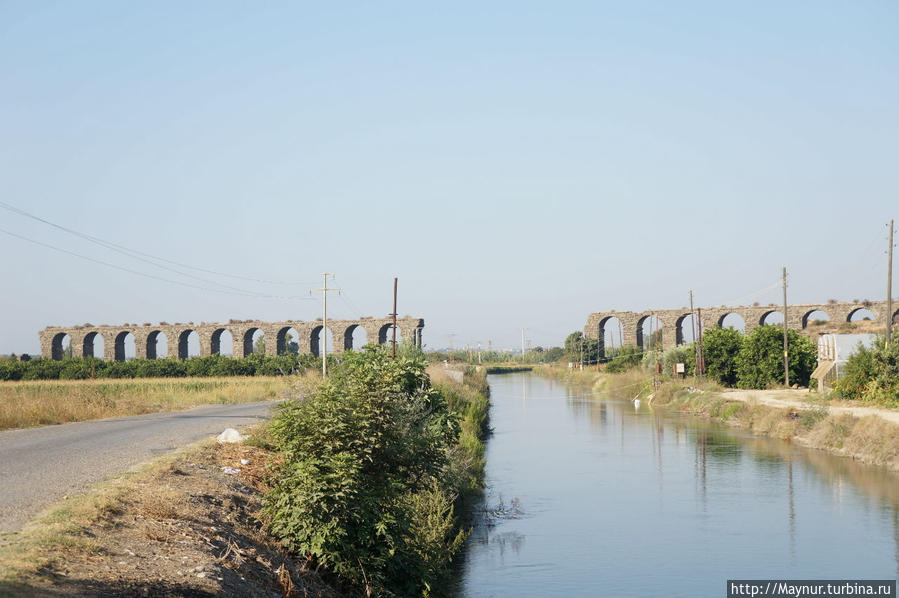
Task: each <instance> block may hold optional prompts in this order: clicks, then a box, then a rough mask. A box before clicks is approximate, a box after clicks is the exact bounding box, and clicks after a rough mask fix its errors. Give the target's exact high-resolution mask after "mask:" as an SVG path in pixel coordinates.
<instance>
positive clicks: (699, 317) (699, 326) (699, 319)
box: [696, 307, 705, 380]
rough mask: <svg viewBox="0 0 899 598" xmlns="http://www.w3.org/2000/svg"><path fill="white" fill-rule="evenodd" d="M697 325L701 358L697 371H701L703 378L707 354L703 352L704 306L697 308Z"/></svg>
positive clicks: (698, 361) (698, 360) (700, 377)
mask: <svg viewBox="0 0 899 598" xmlns="http://www.w3.org/2000/svg"><path fill="white" fill-rule="evenodd" d="M696 326H697V329H698V330H699V340H698V341H697V342H698V343H699V358H698V359H697V360H696V371H697V372H698V373H699V379H700V380H702V374H703V373H704V372H705V355H703V354H702V308H701V307H697V308H696Z"/></svg>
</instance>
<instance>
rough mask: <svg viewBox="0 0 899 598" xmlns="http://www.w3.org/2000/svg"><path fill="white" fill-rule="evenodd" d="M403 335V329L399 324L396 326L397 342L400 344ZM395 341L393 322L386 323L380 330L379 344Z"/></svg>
mask: <svg viewBox="0 0 899 598" xmlns="http://www.w3.org/2000/svg"><path fill="white" fill-rule="evenodd" d="M402 337H403V330H402V328H400V327H399V326H397V327H396V344H400V342H401V340H400V339H402ZM391 341H393V324H384V325H383V326H381V329H380V330H378V344H379V345H386V344H387V343H390V342H391Z"/></svg>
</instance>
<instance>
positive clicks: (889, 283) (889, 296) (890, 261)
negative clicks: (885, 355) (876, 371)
mask: <svg viewBox="0 0 899 598" xmlns="http://www.w3.org/2000/svg"><path fill="white" fill-rule="evenodd" d="M887 255H888V257H887V336H886V343H887V347H889V346H890V336H891V335H892V333H893V219H892V218H890V248H889V251H888V252H887Z"/></svg>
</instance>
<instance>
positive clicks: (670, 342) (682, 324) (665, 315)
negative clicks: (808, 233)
mask: <svg viewBox="0 0 899 598" xmlns="http://www.w3.org/2000/svg"><path fill="white" fill-rule="evenodd" d="M895 305H896V304H895V302H894V307H895ZM860 309H867V310H869V311H870V312H871V313H873V314H874V319H875V320H876V321H877V322H882V323H883V324H884V326H885V325H886V323H887V318H888V314H887V302H886V301H873V302H864V303H801V304H796V305H787V326H789V327H790V328H792V329H795V330H802V329H805V328H806V327H807V326H808V325H809V315H810V314H811V313H812V312H815V311H822V312H824V313H826V314H827V315H828V316H829V317H830V321H831V322H849V321H850V318H852V316H853V314H854V313H855V312H856V311H858V310H860ZM701 311H702V328H703V330H706V329H708V328H711V327H714V326H720V325H721V323H722V321H723V320H724V318H725V316H727V315H728V314H737V315H738V316H740V317H741V318H743V322H745V330H743V332H745V333H749V332H751V331H752V329H754V328H756V327H757V326H761V325H762V324H763V323H764V321H765V318H766V317H767V316H768V315H769V314H771V313H773V312H779V313H782V312H783V305H780V306H778V305H774V304H771V305H765V306H760V305H753V306H739V307H712V308H702V310H701ZM892 315H893V320H894V321H896V320H897V318H899V310H895V311H894V313H893V314H892ZM652 316H656V317H657V318H658V319H659V322H660V323H661V336H662V349H663V350H664V349H669V348H671V347H674V346H676V345H680V344H683V342H684V338H686V335H685V334H684V331H685V330H689V327H690V325H691V321H690V308H688V307H682V308H680V309H661V310H649V311H642V312H632V311H607V312H596V313H592V314H590V315H589V316H588V318H587V324H586V325H585V326H584V335H585V336H587V337H588V338H595V339H599V341H600V345H601V346H602V344H603V343H604V341H605V335H604V334H603V332H604V329H605V325H606V323H607V322H608V321H609V320H610V319H611V318H618V320H619V321H620V322H621V331H620V334H621V337H622V339H621V340H622V343H623V344H624V345H631V346H640V347H642V346H644V342H643V338H642V336H643V333H642V329H643V324H644V321H645V320H646V318H650V317H652ZM698 321H699V317H698V315H697V322H698ZM615 328H616V330H617V326H616V327H615ZM615 334H616V335H617V334H619V333H618V332H615ZM647 340H648V339H647ZM647 344H648V343H647Z"/></svg>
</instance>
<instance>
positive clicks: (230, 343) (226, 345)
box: [209, 328, 234, 357]
mask: <svg viewBox="0 0 899 598" xmlns="http://www.w3.org/2000/svg"><path fill="white" fill-rule="evenodd" d="M209 340H210V353H212V354H213V355H224V356H225V357H231V356H232V355H234V337H233V336H232V335H231V331H230V330H228V329H227V328H219V329H218V330H216V331H215V332H213V333H212V337H210V339H209Z"/></svg>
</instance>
